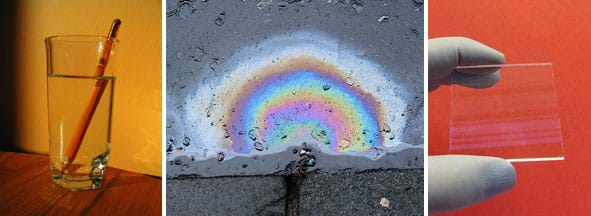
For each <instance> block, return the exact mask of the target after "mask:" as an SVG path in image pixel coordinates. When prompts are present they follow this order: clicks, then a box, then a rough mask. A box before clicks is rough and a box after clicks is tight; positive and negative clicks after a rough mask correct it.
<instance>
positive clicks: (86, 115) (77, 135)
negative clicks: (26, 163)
mask: <svg viewBox="0 0 591 216" xmlns="http://www.w3.org/2000/svg"><path fill="white" fill-rule="evenodd" d="M120 25H121V20H119V19H115V20H114V21H113V24H112V25H111V30H110V31H109V35H108V37H107V41H106V44H105V48H104V49H103V53H102V56H101V58H100V60H99V64H98V66H97V67H96V72H95V76H97V77H100V76H103V74H104V73H105V68H106V67H107V63H108V62H109V56H110V54H111V46H112V45H113V40H114V39H115V37H117V31H118V30H119V26H120ZM108 82H109V80H97V81H96V84H95V85H94V91H93V92H92V96H91V97H90V101H88V104H87V105H86V109H85V110H84V112H83V113H82V116H81V117H80V120H79V121H78V126H77V127H76V131H75V132H74V135H72V139H71V140H70V145H69V146H68V149H67V151H66V156H67V161H66V162H64V165H63V167H62V172H64V171H65V170H67V169H68V167H69V166H70V164H71V163H72V162H73V161H74V159H76V155H77V154H78V150H79V149H80V145H81V144H82V140H83V139H84V135H85V134H86V130H87V129H88V126H89V125H90V121H91V120H92V116H93V115H94V111H96V108H97V106H98V104H99V102H100V100H101V96H102V95H103V92H104V91H105V88H106V86H107V84H108Z"/></svg>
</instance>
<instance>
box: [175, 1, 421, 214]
mask: <svg viewBox="0 0 591 216" xmlns="http://www.w3.org/2000/svg"><path fill="white" fill-rule="evenodd" d="M166 11H167V42H166V47H167V57H166V58H167V64H166V67H167V75H166V76H167V102H166V103H167V122H166V127H167V128H166V133H167V135H166V137H167V140H168V142H167V146H166V150H167V163H166V164H167V175H166V176H167V193H166V196H167V207H166V208H167V212H168V213H169V214H171V215H288V213H290V212H293V211H291V210H293V209H292V208H294V207H293V204H294V203H296V204H297V205H296V207H295V208H297V213H299V214H300V215H422V214H423V170H422V167H423V159H422V158H423V153H422V152H423V147H422V144H423V76H422V75H423V29H422V28H423V4H422V1H418V0H414V1H413V0H375V1H361V0H242V1H239V0H235V1H230V0H228V1H218V0H215V1H213V0H212V1H208V0H180V1H176V0H168V1H167V8H166ZM299 31H312V32H321V33H323V34H327V35H330V36H331V37H334V38H335V39H336V41H338V43H337V44H338V46H337V48H336V49H337V52H336V53H338V55H339V56H340V55H341V53H343V52H342V50H341V49H343V48H344V47H346V46H345V45H350V46H351V47H353V48H354V51H353V53H354V56H356V57H358V58H361V59H367V60H369V61H371V62H372V63H375V64H377V65H380V66H383V67H384V68H387V70H388V72H389V73H387V74H386V77H387V79H388V80H389V79H391V80H395V81H396V83H397V87H396V88H395V89H390V88H385V87H383V86H382V89H381V91H380V86H375V88H376V89H377V90H375V91H378V92H382V93H383V92H386V91H387V92H388V94H391V95H392V96H393V97H400V98H403V99H404V100H403V102H404V104H397V105H396V106H400V107H401V108H400V110H401V111H400V113H396V119H406V120H405V122H404V124H403V125H400V126H399V127H400V128H401V129H400V131H399V133H398V135H399V136H397V137H395V139H396V140H394V141H396V142H400V143H404V144H405V147H404V148H400V150H401V151H397V152H396V151H394V152H387V153H386V156H384V157H382V158H383V160H381V161H380V162H379V163H375V161H372V160H370V159H368V158H361V157H354V156H350V157H340V158H335V157H336V156H334V155H329V154H320V151H321V149H320V150H318V149H314V151H313V152H312V153H313V155H314V156H315V157H314V159H315V161H314V163H315V164H314V165H315V166H312V167H311V168H309V170H308V171H312V173H307V174H306V176H305V177H304V178H302V179H298V182H300V183H301V185H299V187H298V186H297V185H296V183H294V182H293V181H287V179H288V178H287V177H285V175H286V174H288V173H289V172H288V171H286V167H289V166H287V165H288V164H290V163H291V161H294V160H297V159H298V158H299V154H297V153H299V152H300V150H302V149H303V147H302V146H296V147H295V148H297V150H296V151H294V152H296V153H292V151H291V150H292V148H290V149H288V151H287V152H277V153H275V154H270V155H262V156H256V157H253V158H255V159H254V160H253V159H252V158H251V157H250V156H246V157H235V158H232V159H230V157H231V154H230V153H227V152H226V153H224V154H221V155H220V152H216V151H215V150H212V149H211V148H210V147H209V146H208V145H209V144H208V143H204V142H202V140H200V137H202V135H203V134H205V135H207V134H208V132H207V131H201V130H200V129H199V128H201V126H200V125H199V124H197V123H198V122H192V121H189V120H188V119H191V118H193V117H194V115H201V117H204V116H207V118H209V117H210V116H214V115H215V113H213V112H215V111H216V110H219V108H213V109H210V108H208V110H207V112H202V113H201V112H196V111H195V110H200V107H199V106H196V104H195V103H191V101H195V100H198V99H199V97H200V95H198V94H197V93H196V92H198V91H199V90H200V88H201V87H202V86H211V85H212V84H215V83H217V82H219V80H220V79H223V78H224V77H225V76H228V75H230V76H231V75H232V73H231V72H232V71H230V70H232V69H231V68H232V66H231V65H232V64H234V63H235V62H231V61H232V58H231V56H234V54H235V53H236V52H237V50H241V49H242V48H243V47H244V46H245V45H248V46H253V47H256V49H254V50H255V53H256V52H258V51H257V50H258V49H259V48H261V47H259V45H261V43H262V42H261V41H263V42H264V41H266V40H267V38H272V37H273V36H274V35H277V34H278V33H284V32H299ZM278 44H282V43H278ZM261 46H262V45H261ZM279 47H280V46H279ZM262 48H265V47H262ZM262 48H261V49H262ZM347 52H348V51H347ZM263 53H264V52H263ZM256 57H257V56H252V58H256ZM250 58H251V56H246V57H244V58H243V59H241V60H243V61H245V62H247V63H248V62H249V61H248V60H249V59H250ZM337 62H338V63H340V64H343V65H346V64H347V63H346V62H341V61H337ZM349 63H350V62H349ZM347 82H349V80H348V79H347ZM362 84H363V83H362ZM212 89H213V88H212ZM333 90H335V87H331V88H325V87H324V86H321V88H319V91H329V92H330V91H333ZM212 91H213V90H212ZM210 110H213V111H212V113H210ZM388 115H391V114H388ZM216 120H217V119H216ZM214 124H216V125H215V126H216V127H219V126H218V125H217V124H220V126H221V124H222V123H218V122H217V121H216V122H213V121H212V122H211V125H212V126H214ZM206 126H209V121H208V122H207V125H206ZM391 126H393V125H391ZM393 127H394V126H393ZM224 128H225V127H224ZM388 131H389V129H388ZM387 138H388V139H385V140H386V141H389V140H393V139H394V138H393V137H390V135H388V137H387ZM281 139H283V137H281ZM257 147H261V146H255V148H257ZM208 148H209V149H208ZM259 149H260V148H257V150H259ZM179 152H180V153H181V154H179ZM254 152H257V151H254ZM198 153H199V154H198ZM207 154H210V155H214V156H213V157H206V156H207ZM201 155H203V156H201ZM201 157H202V158H208V159H207V160H199V159H200V158H201ZM220 157H221V158H222V160H220ZM319 167H327V169H328V168H329V169H328V170H322V169H320V168H319ZM380 167H387V168H388V169H380ZM364 169H369V170H364ZM227 173H235V174H237V175H246V176H232V177H211V178H203V176H224V175H227ZM257 173H259V174H261V173H262V174H271V175H258V176H256V175H255V174H257ZM294 188H295V190H294ZM298 193H299V194H298ZM294 194H295V195H296V198H294V197H293V196H294ZM292 215H293V214H292Z"/></svg>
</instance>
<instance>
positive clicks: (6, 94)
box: [0, 1, 17, 151]
mask: <svg viewBox="0 0 591 216" xmlns="http://www.w3.org/2000/svg"><path fill="white" fill-rule="evenodd" d="M16 11H17V3H16V1H0V14H2V15H3V16H2V19H0V26H1V27H2V34H0V70H1V71H2V76H1V77H0V104H1V105H0V128H1V130H0V151H17V148H16V147H15V137H16V125H15V111H16V110H15V99H16V97H15V84H14V83H15V62H16V57H15V56H16V52H15V39H16V38H15V37H16Z"/></svg>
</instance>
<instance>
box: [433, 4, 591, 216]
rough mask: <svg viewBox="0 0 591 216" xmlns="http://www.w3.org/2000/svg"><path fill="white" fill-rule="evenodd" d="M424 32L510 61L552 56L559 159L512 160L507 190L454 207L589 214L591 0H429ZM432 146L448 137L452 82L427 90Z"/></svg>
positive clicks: (441, 149)
mask: <svg viewBox="0 0 591 216" xmlns="http://www.w3.org/2000/svg"><path fill="white" fill-rule="evenodd" d="M428 19H429V23H428V25H429V29H428V32H429V38H435V37H443V36H466V37H469V38H472V39H475V40H477V41H480V42H482V43H484V44H487V45H489V46H491V47H493V48H495V49H497V50H499V51H501V52H503V53H504V54H505V57H506V59H507V63H527V62H552V63H553V64H554V73H555V78H556V88H557V89H556V90H557V94H558V102H559V113H560V117H561V121H562V130H563V139H564V151H565V152H564V155H565V156H566V160H564V161H552V162H528V163H514V166H515V169H516V170H517V184H516V185H515V187H514V188H513V189H512V190H510V191H509V192H507V193H505V194H502V195H500V196H497V197H496V198H494V199H492V200H489V201H486V202H484V203H481V204H479V205H476V206H472V207H469V208H467V209H464V210H461V211H459V212H454V213H453V215H572V214H576V215H586V214H590V213H589V212H591V166H590V165H591V151H590V150H591V145H590V143H589V142H588V141H589V140H591V131H589V128H590V127H589V125H591V111H590V109H589V107H591V99H590V96H591V52H590V51H591V1H583V0H579V1H533V0H529V1H493V0H486V1H473V0H445V1H441V0H439V1H438V0H433V1H429V18H428ZM428 108H429V154H430V155H434V154H445V153H447V151H448V144H449V114H448V113H449V87H447V86H442V87H441V88H439V89H437V90H436V91H434V92H430V93H429V107H428Z"/></svg>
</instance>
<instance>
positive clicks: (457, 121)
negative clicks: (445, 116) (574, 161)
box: [449, 63, 565, 162]
mask: <svg viewBox="0 0 591 216" xmlns="http://www.w3.org/2000/svg"><path fill="white" fill-rule="evenodd" d="M456 69H457V70H461V71H465V70H483V71H487V70H488V71H495V69H499V70H500V78H499V79H498V81H497V82H496V83H494V84H492V83H490V85H482V86H481V87H474V86H471V87H467V86H464V85H462V84H461V83H465V82H464V81H465V79H473V78H474V76H473V75H466V74H465V73H455V74H454V75H453V76H452V78H451V79H452V80H451V82H452V83H455V85H452V87H451V113H450V144H449V150H450V153H452V154H469V155H485V156H496V157H501V158H505V159H507V160H509V161H511V162H522V161H546V160H563V159H564V158H565V156H564V154H563V140H562V130H561V125H560V116H559V113H558V102H557V97H556V91H555V84H554V72H553V67H552V64H551V63H533V64H504V65H479V66H464V67H458V68H456ZM489 81H490V80H489ZM493 82H494V81H493Z"/></svg>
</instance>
